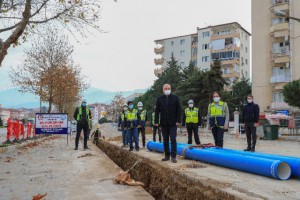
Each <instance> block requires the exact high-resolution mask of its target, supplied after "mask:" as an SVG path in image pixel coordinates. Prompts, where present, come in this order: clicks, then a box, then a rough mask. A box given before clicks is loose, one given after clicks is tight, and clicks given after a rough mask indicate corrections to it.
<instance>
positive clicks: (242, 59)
mask: <svg viewBox="0 0 300 200" xmlns="http://www.w3.org/2000/svg"><path fill="white" fill-rule="evenodd" d="M241 62H242V65H244V58H243V57H241Z"/></svg>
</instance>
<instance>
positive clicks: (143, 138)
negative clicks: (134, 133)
mask: <svg viewBox="0 0 300 200" xmlns="http://www.w3.org/2000/svg"><path fill="white" fill-rule="evenodd" d="M138 131H139V133H138V134H139V137H140V133H142V141H143V147H145V145H146V137H145V128H144V127H142V128H139V129H138Z"/></svg>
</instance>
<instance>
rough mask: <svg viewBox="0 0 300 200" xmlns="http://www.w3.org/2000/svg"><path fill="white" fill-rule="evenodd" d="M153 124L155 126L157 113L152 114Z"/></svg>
mask: <svg viewBox="0 0 300 200" xmlns="http://www.w3.org/2000/svg"><path fill="white" fill-rule="evenodd" d="M152 124H155V112H153V113H152Z"/></svg>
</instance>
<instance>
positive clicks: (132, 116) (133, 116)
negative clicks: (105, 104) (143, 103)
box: [125, 109, 137, 122]
mask: <svg viewBox="0 0 300 200" xmlns="http://www.w3.org/2000/svg"><path fill="white" fill-rule="evenodd" d="M125 116H126V119H127V121H130V122H132V121H134V120H137V110H136V109H133V110H132V111H130V110H127V112H126V114H125Z"/></svg>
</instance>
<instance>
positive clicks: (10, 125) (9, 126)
mask: <svg viewBox="0 0 300 200" xmlns="http://www.w3.org/2000/svg"><path fill="white" fill-rule="evenodd" d="M6 130H7V133H6V141H5V142H3V144H12V142H11V140H10V137H11V136H12V135H13V123H12V121H11V119H10V118H8V119H7V129H6Z"/></svg>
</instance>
